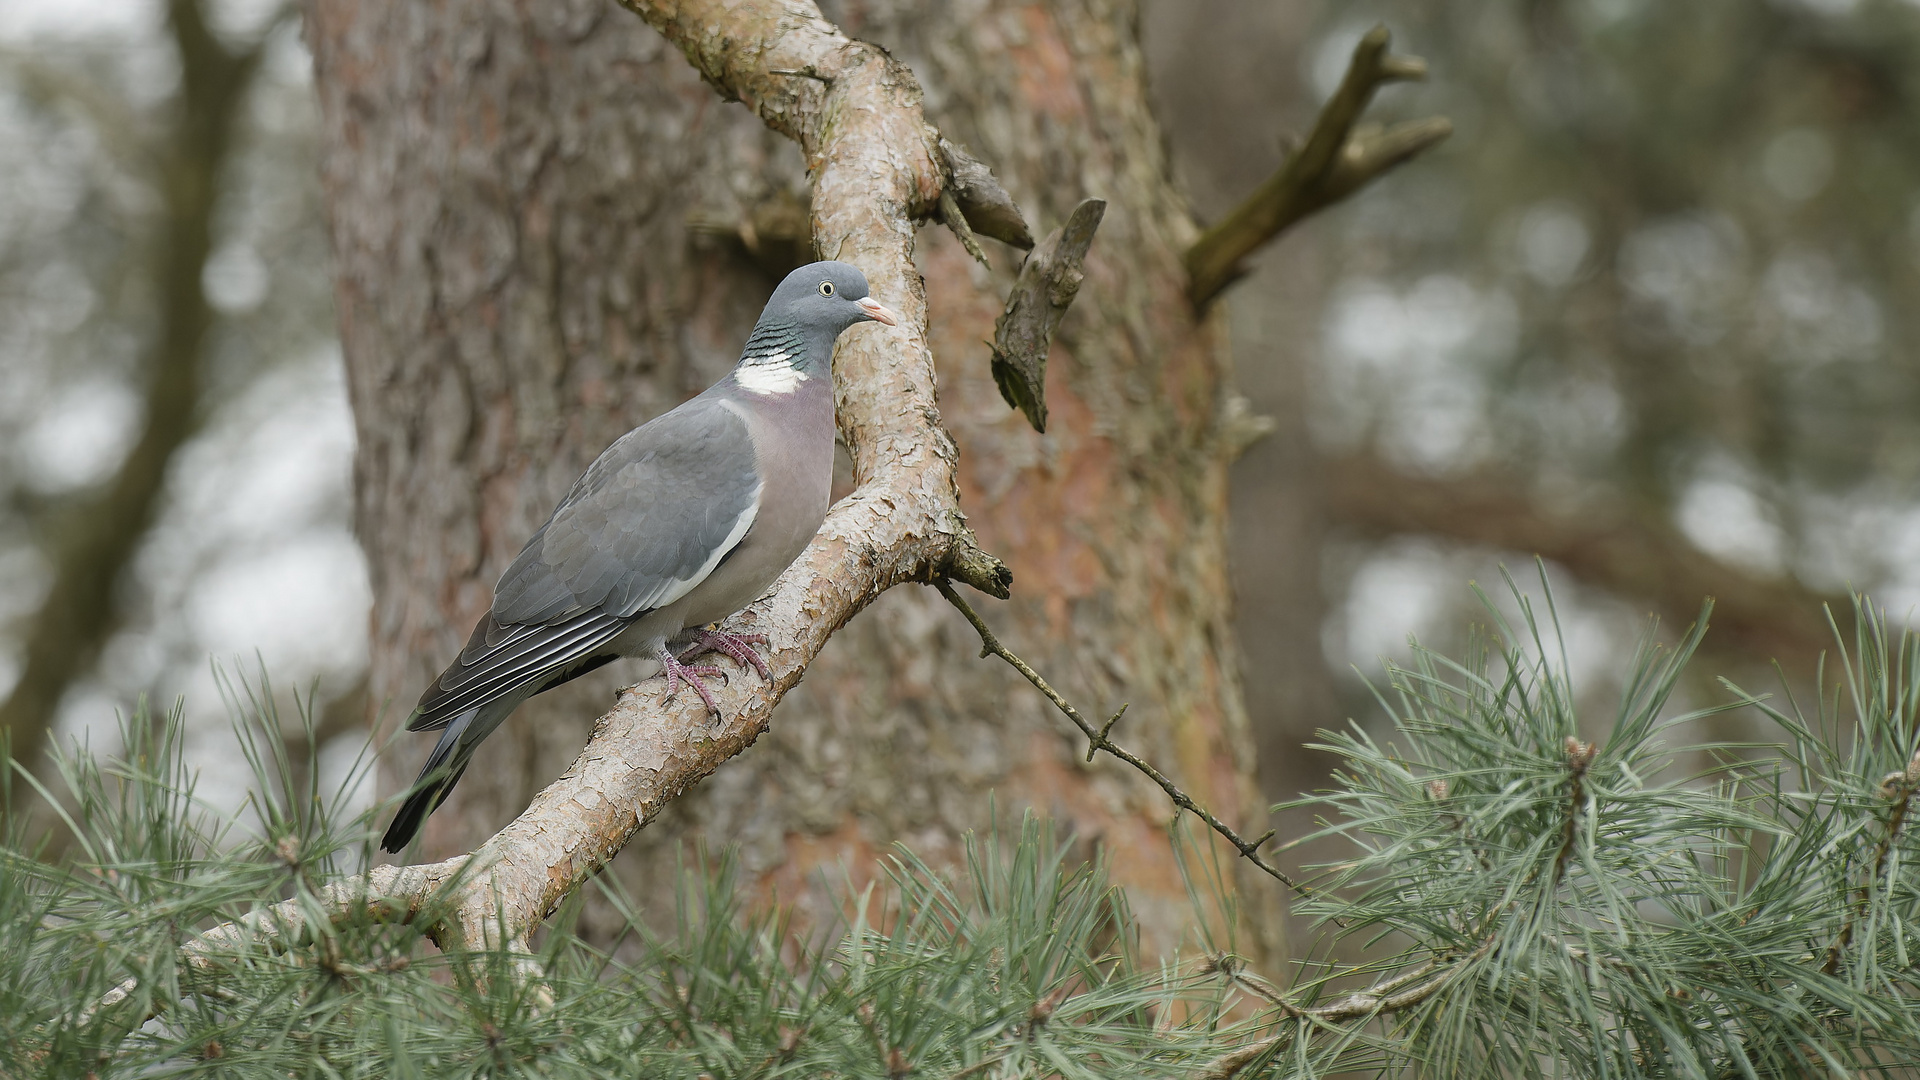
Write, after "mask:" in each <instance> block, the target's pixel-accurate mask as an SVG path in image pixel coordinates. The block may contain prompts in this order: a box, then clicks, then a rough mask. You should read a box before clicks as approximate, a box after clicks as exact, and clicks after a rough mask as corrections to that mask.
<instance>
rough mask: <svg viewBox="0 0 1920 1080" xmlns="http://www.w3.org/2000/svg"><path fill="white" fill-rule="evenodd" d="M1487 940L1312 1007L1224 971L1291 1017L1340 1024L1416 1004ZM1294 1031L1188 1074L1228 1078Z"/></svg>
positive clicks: (1487, 946) (1489, 947)
mask: <svg viewBox="0 0 1920 1080" xmlns="http://www.w3.org/2000/svg"><path fill="white" fill-rule="evenodd" d="M1493 944H1494V936H1493V932H1492V930H1491V928H1489V930H1488V932H1487V934H1486V936H1485V937H1483V938H1482V939H1481V941H1480V944H1479V946H1478V947H1476V948H1475V949H1474V950H1473V951H1472V952H1470V953H1468V954H1467V955H1465V956H1463V957H1460V958H1459V959H1457V960H1453V961H1451V962H1449V961H1446V960H1444V959H1434V960H1430V961H1428V962H1427V963H1424V964H1422V965H1420V966H1419V967H1417V968H1414V969H1413V970H1412V971H1407V972H1402V973H1401V974H1399V975H1396V976H1394V977H1393V978H1391V979H1387V980H1385V981H1383V982H1378V983H1375V984H1374V985H1372V986H1370V987H1368V988H1367V989H1365V990H1356V991H1354V992H1353V993H1351V994H1348V995H1347V996H1345V997H1343V998H1341V999H1339V1000H1338V1001H1334V1002H1332V1003H1330V1004H1327V1005H1317V1006H1314V1007H1312V1008H1307V1007H1303V1006H1300V1005H1296V1004H1294V1003H1293V1002H1291V1001H1288V1000H1287V999H1286V997H1285V996H1284V995H1282V994H1281V993H1279V991H1278V990H1277V989H1276V988H1275V987H1274V986H1273V984H1271V983H1269V982H1267V981H1266V980H1265V979H1260V978H1258V977H1257V976H1253V975H1251V974H1250V973H1245V972H1239V971H1235V970H1232V969H1231V968H1229V969H1228V975H1229V977H1230V978H1232V979H1233V980H1234V981H1235V982H1237V983H1240V984H1241V985H1243V986H1246V987H1248V988H1249V989H1251V990H1253V991H1254V992H1255V993H1256V994H1258V995H1259V996H1260V997H1262V998H1264V999H1266V1000H1267V1001H1270V1002H1272V1003H1273V1005H1274V1006H1275V1007H1276V1008H1278V1009H1279V1010H1280V1011H1281V1012H1282V1013H1284V1014H1285V1015H1286V1016H1288V1017H1289V1018H1291V1019H1295V1020H1306V1021H1310V1022H1312V1023H1315V1024H1343V1023H1348V1022H1351V1021H1354V1020H1366V1019H1371V1018H1372V1017H1375V1016H1378V1015H1380V1014H1382V1013H1393V1012H1400V1011H1402V1010H1405V1009H1410V1008H1412V1007H1414V1006H1415V1005H1418V1004H1420V1003H1421V1002H1423V1001H1425V1000H1427V999H1428V998H1430V997H1432V996H1433V995H1435V994H1437V993H1439V992H1440V990H1441V989H1442V988H1444V987H1445V986H1446V985H1447V984H1448V983H1449V982H1452V981H1453V979H1454V978H1455V977H1456V976H1457V975H1459V974H1460V972H1462V971H1464V970H1466V968H1467V966H1468V965H1470V964H1472V963H1473V962H1474V961H1476V960H1479V959H1480V958H1481V957H1483V956H1485V955H1487V954H1488V953H1489V952H1492V951H1493ZM1410 984H1412V985H1410ZM1298 1030H1299V1029H1298V1028H1293V1027H1289V1028H1288V1029H1286V1030H1285V1031H1282V1032H1280V1033H1278V1034H1276V1035H1271V1036H1268V1037H1267V1038H1264V1039H1260V1040H1257V1041H1255V1042H1251V1043H1248V1044H1246V1045H1245V1046H1239V1047H1235V1048H1234V1049H1232V1050H1229V1051H1227V1052H1226V1053H1224V1054H1221V1055H1220V1056H1219V1057H1216V1058H1214V1059H1213V1060H1212V1061H1209V1062H1207V1064H1206V1065H1204V1066H1202V1067H1201V1069H1200V1071H1199V1072H1197V1073H1195V1074H1194V1080H1230V1078H1231V1077H1232V1076H1234V1075H1235V1074H1236V1073H1238V1072H1239V1071H1240V1070H1242V1069H1244V1068H1246V1067H1247V1066H1248V1065H1251V1064H1253V1063H1254V1062H1255V1061H1258V1060H1259V1059H1260V1058H1261V1057H1263V1056H1265V1055H1267V1054H1269V1053H1271V1052H1272V1051H1273V1050H1274V1049H1275V1048H1276V1047H1279V1046H1282V1045H1284V1044H1285V1043H1286V1042H1287V1041H1288V1040H1290V1039H1292V1038H1293V1037H1294V1035H1295V1034H1296V1033H1297V1031H1298Z"/></svg>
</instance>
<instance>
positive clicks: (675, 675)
mask: <svg viewBox="0 0 1920 1080" xmlns="http://www.w3.org/2000/svg"><path fill="white" fill-rule="evenodd" d="M689 655H691V654H689ZM654 656H655V657H656V658H658V659H659V661H660V670H661V671H662V672H664V673H666V676H667V697H668V699H669V700H671V699H672V697H673V696H674V695H675V694H677V693H679V692H680V684H681V683H686V684H687V685H688V686H691V687H693V692H694V693H696V694H699V695H700V700H701V701H704V702H706V703H707V711H708V712H710V713H712V714H713V715H715V716H719V715H720V706H719V705H718V704H717V703H716V702H715V701H714V700H713V692H712V691H710V690H708V689H707V686H706V684H705V683H703V682H701V681H700V676H702V675H705V676H709V677H713V678H720V679H724V678H726V677H727V673H726V672H724V671H721V670H720V669H719V668H717V667H704V666H695V665H690V664H683V663H681V662H680V660H679V658H678V657H676V656H674V655H673V654H672V653H670V652H668V651H667V647H666V646H665V645H662V646H660V651H658V652H656V653H655V654H654Z"/></svg>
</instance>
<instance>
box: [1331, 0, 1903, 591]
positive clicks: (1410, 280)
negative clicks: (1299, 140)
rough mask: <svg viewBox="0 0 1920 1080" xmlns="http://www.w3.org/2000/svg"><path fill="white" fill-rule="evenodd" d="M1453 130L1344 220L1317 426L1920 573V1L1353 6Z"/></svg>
mask: <svg viewBox="0 0 1920 1080" xmlns="http://www.w3.org/2000/svg"><path fill="white" fill-rule="evenodd" d="M1323 18H1324V19H1325V20H1326V23H1325V24H1324V26H1323V28H1322V30H1321V32H1320V36H1319V37H1318V38H1317V39H1316V41H1317V44H1316V46H1315V51H1314V52H1313V53H1312V55H1311V57H1310V63H1309V64H1308V65H1306V66H1308V67H1309V68H1310V69H1311V70H1312V73H1313V78H1314V80H1315V82H1316V84H1319V83H1325V82H1326V81H1327V74H1326V72H1327V71H1328V70H1333V61H1334V58H1335V57H1336V56H1337V54H1338V53H1339V52H1340V48H1341V47H1343V46H1344V43H1346V42H1350V41H1351V40H1353V38H1354V37H1355V36H1357V34H1358V32H1359V31H1360V30H1361V29H1364V28H1365V27H1366V26H1367V25H1369V24H1370V23H1371V22H1372V21H1373V20H1375V19H1385V20H1386V21H1387V22H1389V23H1390V24H1391V25H1392V26H1393V27H1394V28H1395V30H1396V31H1397V32H1398V34H1399V35H1400V40H1401V41H1402V43H1403V46H1404V48H1405V49H1407V50H1408V51H1410V52H1415V53H1418V54H1420V55H1423V56H1425V57H1426V58H1427V59H1428V61H1429V62H1430V64H1431V66H1432V68H1433V71H1434V77H1433V79H1432V81H1431V82H1430V83H1428V84H1426V85H1425V86H1423V87H1421V88H1417V89H1414V90H1410V91H1398V92H1396V93H1398V94H1400V95H1401V96H1400V97H1398V98H1396V97H1395V95H1394V94H1388V95H1385V96H1383V99H1382V100H1383V106H1384V107H1386V108H1388V109H1389V110H1392V109H1393V108H1394V107H1395V104H1396V102H1397V103H1398V107H1399V108H1400V109H1401V110H1402V111H1404V113H1405V114H1406V115H1420V114H1424V113H1427V112H1442V113H1445V114H1446V115H1448V116H1449V117H1451V118H1452V119H1453V120H1454V122H1455V124H1456V125H1457V128H1458V131H1457V133H1456V135H1455V137H1454V138H1453V139H1452V140H1451V141H1450V142H1449V143H1447V144H1446V145H1445V146H1443V147H1441V148H1440V149H1439V150H1438V151H1437V152H1436V153H1434V154H1432V155H1430V156H1428V157H1427V158H1426V159H1423V161H1422V162H1421V163H1420V165H1419V166H1418V168H1417V169H1413V170H1408V171H1406V172H1403V173H1401V174H1399V175H1397V176H1395V177H1394V178H1392V179H1391V180H1389V181H1388V182H1387V183H1386V184H1384V185H1382V187H1381V189H1380V190H1379V192H1377V193H1375V194H1374V195H1373V196H1371V197H1370V198H1368V199H1364V200H1359V201H1358V202H1356V203H1355V204H1354V206H1353V207H1352V208H1351V209H1349V210H1347V211H1346V212H1345V213H1346V216H1345V218H1344V219H1343V224H1342V226H1341V233H1342V235H1341V237H1340V239H1339V240H1338V242H1337V243H1338V249H1339V253H1338V258H1339V259H1340V261H1341V263H1342V271H1343V280H1342V281H1341V283H1340V284H1339V285H1338V286H1337V287H1336V289H1335V290H1334V294H1333V297H1332V300H1331V304H1330V307H1329V309H1328V311H1327V314H1326V322H1325V327H1326V356H1325V359H1324V363H1323V365H1322V367H1321V369H1320V371H1319V378H1320V379H1321V382H1322V387H1321V396H1322V398H1323V404H1324V405H1325V406H1326V409H1325V411H1324V412H1322V413H1321V414H1319V415H1318V416H1316V421H1317V422H1318V423H1319V424H1320V434H1321V435H1322V436H1323V437H1325V438H1326V439H1327V440H1328V441H1329V442H1330V443H1332V444H1335V445H1340V446H1353V445H1365V444H1370V445H1373V446H1374V447H1376V448H1377V449H1378V450H1379V451H1380V452H1381V453H1383V454H1384V455H1385V456H1387V457H1388V458H1389V459H1390V460H1392V461H1394V462H1395V463H1396V464H1398V465H1400V466H1401V467H1402V468H1405V469H1408V470H1410V471H1413V472H1415V473H1419V474H1423V475H1434V476H1442V477H1445V476H1457V475H1461V474H1463V473H1464V472H1467V471H1470V470H1474V469H1481V468H1487V467H1494V466H1497V467H1499V468H1502V469H1505V470H1507V471H1508V474H1509V475H1510V476H1512V477H1513V479H1514V481H1515V482H1516V484H1518V485H1521V490H1523V491H1528V490H1530V493H1531V495H1532V496H1533V497H1534V498H1535V499H1536V500H1537V501H1538V502H1540V503H1541V504H1542V505H1543V506H1551V505H1555V504H1558V505H1566V504H1573V505H1579V504H1581V503H1582V502H1583V501H1588V502H1590V501H1592V500H1593V499H1594V498H1596V497H1597V496H1600V495H1603V494H1604V495H1609V496H1613V497H1617V498H1621V499H1624V500H1626V501H1628V502H1630V503H1635V504H1643V505H1646V506H1649V507H1652V508H1654V509H1657V510H1658V512H1659V513H1661V514H1662V515H1665V516H1667V517H1669V518H1670V519H1672V520H1676V521H1678V523H1679V524H1680V525H1681V526H1682V527H1683V528H1684V529H1685V530H1686V531H1687V534H1688V535H1689V536H1690V537H1692V538H1693V539H1694V541H1695V542H1696V543H1699V544H1701V545H1702V546H1703V547H1706V548H1707V549H1708V550H1709V551H1711V552H1712V553H1713V554H1715V555H1719V556H1721V557H1723V558H1725V559H1727V560H1729V561H1731V562H1733V563H1735V564H1737V565H1742V566H1747V567H1750V568H1752V569H1755V570H1757V571H1761V572H1764V573H1780V572H1792V573H1796V574H1798V575H1800V576H1801V577H1802V578H1803V579H1804V580H1805V581H1807V582H1808V583H1809V584H1810V585H1812V586H1813V587H1814V588H1816V589H1820V590H1826V591H1833V590H1837V589H1839V588H1840V587H1841V586H1842V585H1843V583H1845V582H1847V581H1852V582H1853V583H1854V584H1856V585H1859V586H1863V587H1864V586H1868V585H1886V586H1895V585H1898V586H1902V587H1906V588H1913V587H1920V571H1916V569H1915V568H1914V566H1913V563H1914V559H1913V556H1914V552H1913V550H1912V548H1911V546H1910V544H1906V543H1903V542H1901V535H1902V534H1903V533H1904V532H1905V531H1907V525H1908V524H1910V523H1911V521H1912V520H1913V515H1914V514H1915V513H1916V512H1920V506H1917V505H1916V503H1915V500H1914V498H1913V495H1912V492H1913V490H1914V485H1915V482H1916V480H1920V424H1916V423H1915V422H1914V417H1915V415H1916V412H1920V350H1916V348H1915V346H1916V343H1917V342H1920V322H1917V321H1916V317H1915V314H1914V306H1913V305H1912V304H1911V303H1909V302H1907V301H1906V298H1908V297H1911V296H1913V295H1915V294H1916V289H1920V197H1917V196H1916V194H1915V193H1916V192H1920V138H1917V137H1916V132H1917V131H1920V128H1916V126H1915V124H1914V117H1915V116H1916V115H1917V114H1920V68H1916V65H1915V63H1914V61H1915V59H1916V58H1920V7H1916V6H1915V5H1914V4H1911V3H1905V2H1901V0H1819V2H1816V0H1804V2H1797V0H1773V2H1765V3H1762V2H1750V0H1700V2H1688V3H1659V2H1650V0H1499V2H1495V3H1484V2H1467V0H1462V2H1449V3H1438V4H1428V3H1420V4H1414V3H1394V2H1371V3H1362V4H1339V5H1329V6H1327V7H1326V8H1325V9H1324V14H1323Z"/></svg>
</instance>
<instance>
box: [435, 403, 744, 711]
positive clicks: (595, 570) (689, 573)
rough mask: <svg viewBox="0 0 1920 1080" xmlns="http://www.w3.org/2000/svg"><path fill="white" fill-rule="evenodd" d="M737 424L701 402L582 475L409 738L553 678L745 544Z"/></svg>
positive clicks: (507, 577)
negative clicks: (741, 543) (416, 732)
mask: <svg viewBox="0 0 1920 1080" xmlns="http://www.w3.org/2000/svg"><path fill="white" fill-rule="evenodd" d="M760 494H761V484H760V480H759V476H758V474H757V472H756V470H755V468H754V456H753V443H752V441H751V440H750V439H749V437H748V435H747V428H746V424H745V423H744V422H743V421H742V420H741V419H740V418H739V416H737V415H736V414H734V413H733V412H732V411H731V410H730V409H727V408H726V407H724V406H722V405H720V404H719V403H718V402H717V401H714V400H711V399H709V398H707V397H706V396H704V395H703V396H702V397H699V398H695V399H694V400H692V401H689V402H687V403H686V404H685V405H682V406H681V407H680V408H678V409H675V410H673V411H672V412H670V413H667V414H666V415H664V416H661V417H659V418H657V419H655V420H653V421H652V422H650V423H648V424H646V425H644V426H642V427H640V428H637V429H635V430H634V431H631V432H628V433H627V434H626V435H624V436H622V437H621V438H620V440H619V441H618V442H615V443H614V444H613V445H612V446H610V447H608V448H607V451H606V452H605V453H603V454H601V455H600V457H599V458H598V459H597V460H595V461H594V463H593V464H592V465H591V466H589V467H588V468H587V471H586V473H585V475H583V476H582V477H581V478H580V480H579V482H578V483H576V484H574V486H573V490H572V491H571V492H569V493H568V494H567V497H566V498H565V499H564V500H562V501H561V503H560V506H559V507H558V508H557V509H556V510H554V512H553V516H552V517H551V518H549V519H548V520H547V523H546V524H545V525H542V526H541V527H540V529H539V530H538V531H537V532H535V533H534V534H533V538H532V539H531V540H529V541H528V542H527V546H526V547H525V548H524V549H522V550H521V552H520V554H519V556H518V557H517V558H515V559H514V560H513V564H512V565H511V566H509V567H508V568H507V571H506V573H505V574H503V575H501V577H500V583H499V585H498V586H496V588H495V589H494V600H493V609H492V610H491V611H490V612H488V614H487V616H486V617H485V618H483V619H482V620H481V621H480V624H479V625H478V626H476V627H474V631H473V636H472V638H470V639H469V640H468V642H467V647H466V648H465V649H463V650H461V652H460V658H459V660H457V661H456V662H455V663H454V664H453V665H452V666H450V667H448V668H447V670H446V671H445V672H444V673H443V674H442V675H441V676H440V678H439V679H437V680H436V681H435V682H434V683H433V684H432V685H431V686H429V687H428V688H427V692H426V693H425V694H423V695H422V696H421V698H420V704H419V706H418V708H416V709H415V710H414V715H413V717H412V718H411V719H410V720H409V721H408V724H407V727H408V729H409V730H413V731H424V730H429V729H432V728H437V727H442V726H444V725H445V724H447V723H448V722H449V721H451V720H452V719H453V718H454V717H456V716H458V715H460V714H461V713H463V712H465V711H467V710H468V709H472V708H476V707H477V706H480V705H484V704H486V703H487V702H490V701H494V700H497V699H498V698H500V697H503V696H505V695H507V694H510V693H513V692H515V691H517V690H520V689H521V688H522V687H525V686H527V685H528V684H530V683H536V682H538V683H541V684H542V685H539V686H536V687H535V689H534V690H533V692H534V693H538V692H539V691H540V690H543V689H546V687H547V686H550V685H554V684H556V683H557V682H560V681H564V679H565V678H566V677H567V676H568V674H570V673H573V672H575V671H577V669H579V668H580V667H581V665H583V664H585V663H586V662H588V661H590V660H592V659H594V658H595V657H596V655H604V654H605V653H606V650H607V648H608V646H609V644H610V643H611V642H612V641H613V639H614V638H615V637H617V636H619V634H620V632H621V631H622V630H624V629H626V627H627V626H628V624H630V623H631V622H633V621H634V620H635V619H638V618H639V617H641V616H643V615H645V614H646V613H647V612H649V611H654V610H657V609H659V608H662V607H665V606H667V605H668V604H671V603H673V602H674V601H676V600H678V599H680V598H681V597H683V596H685V595H686V594H687V593H688V592H690V591H692V590H693V589H694V587H696V586H697V585H699V584H700V582H702V581H704V580H706V577H707V575H709V574H711V573H712V572H713V569H714V567H716V566H718V565H719V564H720V561H721V560H722V559H724V558H726V555H727V553H728V552H729V551H732V550H733V549H734V548H735V547H736V546H738V545H739V543H740V542H741V540H743V539H745V537H746V534H747V531H748V530H749V529H751V528H752V527H753V522H754V518H755V516H756V514H757V513H758V511H759V507H760Z"/></svg>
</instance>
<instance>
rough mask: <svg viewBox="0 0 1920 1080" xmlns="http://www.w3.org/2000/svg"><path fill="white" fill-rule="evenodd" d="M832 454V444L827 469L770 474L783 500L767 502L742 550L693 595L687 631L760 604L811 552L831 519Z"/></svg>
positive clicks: (687, 610) (773, 487)
mask: <svg viewBox="0 0 1920 1080" xmlns="http://www.w3.org/2000/svg"><path fill="white" fill-rule="evenodd" d="M832 453H833V446H832V443H828V444H827V453H826V458H827V461H826V465H825V467H824V468H802V469H794V470H792V471H791V472H789V471H788V470H784V469H780V470H770V474H769V475H768V476H767V480H766V484H767V488H768V489H769V490H770V491H771V490H779V491H781V492H782V497H779V498H768V499H765V500H764V501H763V503H762V506H761V510H760V513H759V515H758V516H757V517H756V518H755V520H754V523H753V528H752V529H750V530H748V532H747V535H746V537H745V538H744V539H742V540H741V541H740V546H739V547H737V548H735V549H734V551H733V553H732V554H731V555H729V556H728V557H727V559H726V561H724V562H722V563H721V564H720V565H719V566H717V567H715V568H714V571H713V573H712V574H710V575H708V577H707V580H705V581H703V582H701V583H700V587H699V588H697V589H695V590H693V592H691V593H689V594H688V595H687V604H686V607H685V609H684V611H683V612H682V614H681V625H682V626H683V627H694V626H705V625H706V624H708V623H711V622H718V621H719V620H721V619H724V618H726V617H727V616H729V615H731V614H733V613H734V612H736V611H739V610H740V609H741V608H743V607H746V606H747V605H748V604H751V603H753V602H754V601H755V600H758V599H759V598H760V597H761V596H763V595H764V594H765V593H766V591H767V589H769V588H770V587H772V585H773V583H774V581H775V580H777V579H778V578H779V577H780V574H781V572H782V571H784V570H786V568H787V567H788V566H789V565H791V564H792V563H793V560H795V559H797V558H799V557H800V553H801V552H802V551H805V550H806V548H807V544H808V543H809V542H810V541H812V539H813V535H814V533H817V532H819V531H820V523H821V522H822V521H824V520H826V516H827V499H828V496H829V494H830V488H831V485H832V482H833V473H832V469H833V458H832ZM809 464H811V463H809ZM783 474H785V475H783ZM783 485H784V486H783Z"/></svg>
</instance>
